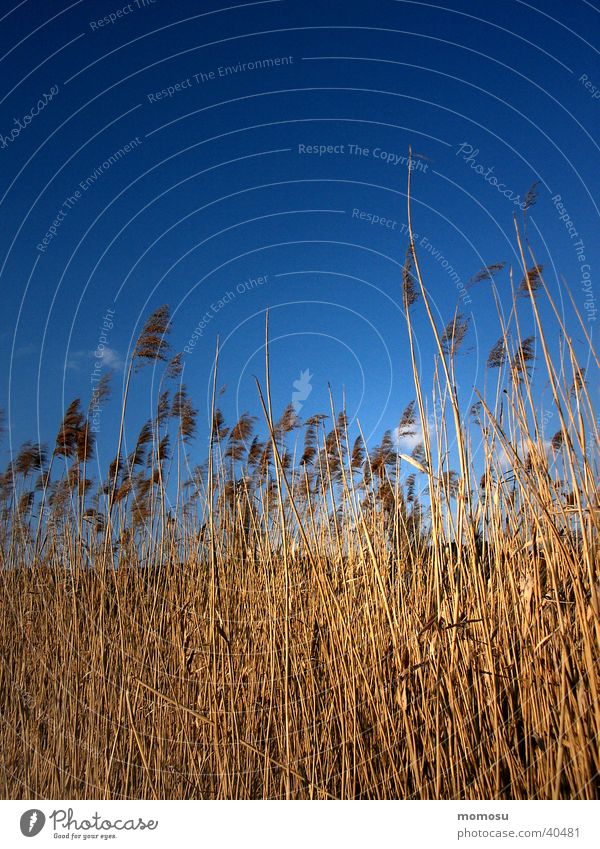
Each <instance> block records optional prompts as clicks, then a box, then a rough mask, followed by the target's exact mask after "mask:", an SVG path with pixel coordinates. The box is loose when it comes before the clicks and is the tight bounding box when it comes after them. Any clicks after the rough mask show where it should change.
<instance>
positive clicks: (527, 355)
mask: <svg viewBox="0 0 600 849" xmlns="http://www.w3.org/2000/svg"><path fill="white" fill-rule="evenodd" d="M534 360H535V336H528V337H527V338H526V339H523V341H522V342H521V343H520V345H519V347H518V348H517V351H516V353H515V355H514V356H513V358H512V360H511V362H510V368H511V374H512V377H513V379H514V380H516V381H521V380H524V379H525V378H526V377H529V376H530V370H531V367H532V364H533V362H534Z"/></svg>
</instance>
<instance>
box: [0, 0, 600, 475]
mask: <svg viewBox="0 0 600 849" xmlns="http://www.w3.org/2000/svg"><path fill="white" fill-rule="evenodd" d="M225 5H226V4H224V3H222V4H221V5H220V6H219V5H218V4H217V3H213V2H206V3H204V2H201V3H198V2H170V3H168V2H166V0H155V2H154V3H151V2H150V0H146V2H142V0H138V2H137V3H136V2H135V0H134V2H132V3H129V4H125V3H122V2H121V0H116V2H113V0H108V2H105V0H102V2H83V0H82V2H75V3H67V2H65V3H62V2H61V1H60V0H58V2H56V3H53V4H52V5H51V7H49V6H48V4H45V3H41V2H39V0H38V2H33V0H25V2H22V3H20V4H18V5H15V7H14V8H13V7H12V6H11V5H10V4H8V3H4V4H2V12H1V13H0V37H1V39H2V49H1V60H0V67H1V71H2V76H1V79H2V86H1V88H2V90H1V93H0V159H1V160H2V169H1V170H0V175H1V176H0V202H1V204H2V221H3V227H2V228H1V230H0V257H1V266H0V273H1V284H2V285H1V289H0V291H1V293H2V294H1V298H2V327H1V329H0V346H1V361H2V370H1V377H0V406H2V407H3V408H5V409H7V410H8V411H9V416H10V422H9V423H10V441H8V442H5V445H4V453H5V455H8V454H9V453H10V446H11V444H12V445H13V446H18V445H19V444H20V443H21V442H22V441H23V440H24V439H26V438H32V439H36V440H37V439H39V440H44V441H51V440H52V439H53V437H54V435H55V433H56V430H57V427H58V424H59V422H60V419H61V415H62V412H63V409H64V407H65V406H66V404H68V402H69V401H70V400H71V399H72V398H73V397H76V396H80V397H81V398H82V400H83V402H84V403H86V402H87V400H88V399H89V396H90V393H91V377H92V374H93V371H94V365H95V358H94V353H93V352H94V350H95V349H96V348H97V346H98V344H99V342H100V341H101V340H103V344H104V345H105V347H104V359H103V361H102V362H103V366H104V367H108V366H110V367H112V368H114V369H115V378H114V384H113V386H114V392H113V396H114V397H113V401H112V402H110V403H109V404H108V405H107V407H106V408H105V409H104V410H103V414H102V425H101V433H100V438H99V447H100V456H101V462H102V466H103V467H105V466H106V464H107V462H108V461H109V459H110V458H111V457H112V456H114V448H115V441H116V432H115V429H116V425H117V424H118V423H117V422H116V417H115V415H114V411H115V409H116V407H117V402H118V395H119V392H120V386H121V382H122V379H123V364H124V362H125V361H126V357H127V354H128V351H129V349H130V346H131V344H132V340H135V337H136V335H137V333H138V332H139V329H140V326H141V323H142V322H143V319H144V318H145V316H146V315H147V314H148V313H149V312H150V311H151V310H152V309H154V308H156V307H157V306H159V305H160V304H162V303H165V302H166V303H169V305H170V306H171V310H172V313H173V320H174V328H173V333H172V337H171V343H172V346H173V351H174V352H176V351H178V350H184V349H186V352H185V357H184V361H185V372H184V381H185V383H186V384H187V386H188V388H189V390H190V392H191V394H192V395H193V397H194V399H195V402H196V405H197V406H198V407H199V409H200V436H201V437H202V435H203V433H204V431H205V425H206V419H207V395H208V392H209V389H210V370H211V365H212V357H213V354H214V348H215V341H216V337H217V335H218V336H219V337H220V339H221V344H222V354H221V369H220V378H219V384H220V385H226V386H227V389H226V392H225V394H224V395H223V396H222V398H221V399H220V401H221V403H222V406H223V409H224V412H225V413H226V416H227V417H228V419H230V420H231V419H233V418H234V417H235V416H236V415H237V414H239V413H240V412H242V411H244V410H246V409H248V410H249V411H250V412H252V413H255V414H257V413H258V411H259V406H258V402H257V397H256V389H255V383H254V375H258V376H259V377H261V378H262V376H263V368H264V350H263V347H262V346H263V340H264V316H265V310H266V309H267V308H269V309H270V316H271V338H272V348H271V360H272V369H273V375H272V380H273V394H274V405H275V408H276V410H277V409H279V410H281V409H283V407H284V406H285V405H286V404H288V403H290V402H291V401H292V400H296V401H298V398H299V396H298V395H297V396H296V397H294V393H295V392H296V393H298V389H297V388H296V387H295V382H296V381H299V380H300V379H301V375H302V372H304V373H305V377H304V378H303V383H302V386H303V389H301V390H300V395H301V396H302V397H303V400H301V401H299V403H301V405H302V407H301V409H300V415H301V416H308V415H311V414H312V413H315V412H321V411H324V412H327V410H328V395H327V387H328V383H329V384H331V387H332V390H333V393H334V397H335V398H336V401H337V403H338V404H339V403H340V402H341V399H342V395H343V394H344V395H345V398H346V402H347V408H348V412H349V415H350V417H351V418H353V417H358V418H359V420H360V422H361V424H362V427H363V431H364V432H365V435H367V436H369V437H372V438H373V439H375V438H377V437H380V436H381V434H382V433H383V431H384V430H385V429H387V428H392V427H394V426H395V424H396V423H397V420H398V417H399V415H400V413H401V411H402V409H403V408H404V407H405V405H406V404H407V403H408V401H409V400H410V399H411V398H412V397H413V394H414V393H413V391H412V382H411V376H410V368H409V361H408V357H407V353H408V352H407V339H406V329H405V323H404V320H403V316H402V312H401V309H400V304H401V290H400V279H401V274H400V272H401V266H402V263H403V259H404V255H405V251H406V246H407V235H406V184H407V167H406V156H407V153H408V149H409V146H412V149H413V151H414V152H415V153H416V154H419V162H420V163H421V164H420V166H419V168H418V169H417V170H415V172H414V174H413V195H414V205H413V216H414V227H415V230H416V231H417V233H418V234H419V239H418V240H417V248H418V250H419V256H420V258H421V262H422V265H423V268H424V270H425V272H426V284H427V287H428V290H429V291H430V293H431V297H432V299H433V300H434V302H435V305H436V309H437V310H438V315H439V321H440V324H441V325H443V324H445V323H446V322H447V321H449V320H450V319H451V317H452V315H453V312H454V309H455V307H456V304H457V302H458V303H461V304H462V306H461V309H462V310H463V312H464V313H465V314H466V315H469V316H470V317H471V329H470V332H469V336H468V339H467V341H466V342H465V344H464V356H463V357H462V359H461V366H460V373H459V380H460V385H461V403H462V404H463V407H464V409H465V410H466V409H468V407H469V404H470V403H471V402H472V401H473V400H474V399H473V398H472V395H471V393H472V387H473V386H474V385H477V386H481V385H482V383H483V376H484V375H483V371H482V367H483V364H484V363H485V360H486V358H487V354H488V351H489V349H490V347H491V346H492V344H493V342H494V341H495V340H496V338H497V337H498V335H499V328H498V322H497V319H496V317H495V311H494V306H493V300H492V297H491V294H490V290H489V286H487V285H486V284H479V286H478V287H477V288H473V289H472V290H471V291H469V293H468V295H469V300H468V301H466V300H465V298H464V295H463V298H462V300H461V292H463V293H464V289H463V286H466V284H467V282H468V280H469V279H470V277H471V276H472V275H473V274H475V273H476V272H477V271H478V270H479V269H480V268H481V267H482V266H483V265H485V264H490V263H494V262H499V261H506V262H507V263H508V264H511V263H512V264H514V265H517V255H516V252H515V239H514V224H513V216H514V214H515V213H517V215H518V216H519V219H521V211H520V210H519V208H518V203H519V202H520V200H522V199H523V198H524V196H525V194H526V192H527V190H528V189H529V187H530V186H531V185H532V183H534V182H535V181H539V196H538V201H537V204H536V206H535V207H534V208H533V209H532V210H531V213H530V224H529V235H530V238H531V240H532V243H533V245H534V247H535V250H536V254H537V258H538V260H539V261H540V262H542V263H543V264H544V267H545V270H546V280H547V283H548V284H549V286H550V287H551V289H552V291H553V293H554V294H555V295H556V297H557V299H558V301H559V303H560V302H561V301H564V309H565V314H566V315H567V320H568V321H569V323H570V318H569V314H570V308H569V306H568V298H567V297H566V295H565V294H564V288H563V284H562V281H561V275H564V277H565V278H566V280H567V281H568V282H569V285H570V288H571V291H572V292H573V295H574V298H575V301H576V303H577V305H578V307H579V309H581V310H582V312H585V311H586V310H587V312H586V316H587V319H589V320H588V321H587V322H586V326H587V327H588V329H589V331H590V332H591V333H593V332H594V329H595V324H596V322H595V321H594V320H592V319H593V318H594V317H595V316H594V313H593V309H592V308H590V307H589V306H588V307H585V303H586V302H587V303H588V304H592V305H595V302H596V299H597V298H598V294H597V293H598V292H599V284H598V279H597V277H598V276H597V269H598V262H599V258H600V257H599V248H598V239H597V232H598V230H597V227H598V206H597V204H598V198H599V194H598V188H599V181H600V176H599V175H600V169H599V168H598V165H599V155H598V154H599V147H598V128H599V120H598V119H599V117H600V62H599V55H600V54H599V52H598V45H599V41H600V40H599V39H598V33H599V32H600V11H599V10H598V9H597V8H595V7H594V5H593V4H592V3H590V2H587V0H573V2H572V3H568V4H566V3H564V2H553V0H550V2H548V0H546V1H545V2H543V3H542V2H541V0H537V2H534V3H525V2H520V0H503V2H501V3H495V4H489V3H483V2H474V0H455V1H454V2H447V0H446V2H440V3H439V4H428V3H421V2H405V1H404V0H374V1H373V2H368V3H367V2H348V1H347V0H344V2H332V3H322V2H318V3H317V2H305V0H301V2H296V0H273V2H257V3H249V4H235V3H232V4H231V6H229V7H228V8H225ZM2 16H3V17H2ZM558 195H560V199H557V196H558ZM561 204H562V205H561ZM374 219H375V220H374ZM377 219H379V220H377ZM561 219H562V220H561ZM575 234H576V235H575ZM44 239H45V240H46V241H45V242H44ZM577 246H579V248H577ZM578 250H579V252H578ZM582 254H583V255H584V256H585V261H582V260H581V255H582ZM449 268H450V269H451V270H449ZM517 277H518V278H519V279H520V275H519V274H518V272H517ZM517 282H518V280H517ZM498 286H499V288H500V290H502V288H503V287H504V291H505V293H506V294H508V274H507V273H504V274H503V275H500V277H499V278H498ZM505 304H508V299H506V300H505ZM107 310H112V311H113V312H111V313H110V314H108V313H107ZM107 314H108V315H110V316H111V319H112V322H111V323H112V325H113V326H112V327H111V328H110V329H109V330H107V331H106V338H105V339H104V338H103V336H102V334H103V332H104V329H103V325H104V319H105V316H106V315H107ZM414 320H415V328H416V331H417V336H418V344H419V356H420V361H421V367H422V371H423V377H424V380H425V383H426V384H427V380H428V377H429V376H430V374H431V365H432V359H433V358H432V355H431V335H430V333H429V332H428V331H427V329H426V325H425V317H424V314H423V310H422V307H421V308H419V307H417V308H416V311H415V319H414ZM524 325H525V330H526V332H527V329H528V328H527V320H524ZM194 331H196V333H197V335H196V337H194V336H193V334H194ZM574 337H575V339H576V340H582V337H583V334H581V332H580V331H578V328H577V327H574ZM192 339H193V344H190V340H192ZM578 344H579V343H578ZM580 350H581V356H582V363H583V364H585V362H586V351H585V344H584V343H583V341H582V342H581V346H580ZM306 371H308V373H309V375H310V378H309V379H308V378H307V377H306ZM153 378H154V389H155V388H156V380H157V376H154V375H153V374H152V370H151V369H149V370H147V372H145V373H142V374H140V375H139V377H137V378H136V381H135V383H134V385H133V390H132V403H131V405H130V416H129V424H130V426H131V428H132V430H131V435H133V433H134V430H135V427H136V425H138V424H141V422H142V421H143V420H144V419H145V418H147V417H148V415H149V414H150V406H149V403H150V398H151V389H152V383H153ZM308 384H310V389H308V388H307V386H308ZM591 388H592V390H593V391H595V392H597V389H598V386H597V380H594V383H593V385H592V387H591ZM539 390H540V393H542V392H543V386H541V387H540V388H539ZM304 396H306V397H304ZM540 397H541V396H540ZM203 445H204V442H203V440H202V438H201V439H200V441H199V445H198V460H200V459H202V457H201V455H202V449H203Z"/></svg>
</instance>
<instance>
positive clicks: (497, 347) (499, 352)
mask: <svg viewBox="0 0 600 849" xmlns="http://www.w3.org/2000/svg"><path fill="white" fill-rule="evenodd" d="M507 360H508V353H507V350H506V339H505V338H504V336H501V337H500V338H499V339H498V341H497V342H496V343H495V344H494V345H493V346H492V349H491V351H490V353H489V355H488V358H487V367H488V368H502V366H503V365H504V364H505V363H506V362H507Z"/></svg>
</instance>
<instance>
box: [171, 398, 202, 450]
mask: <svg viewBox="0 0 600 849" xmlns="http://www.w3.org/2000/svg"><path fill="white" fill-rule="evenodd" d="M171 416H172V417H173V418H176V419H179V436H180V437H181V438H182V440H183V441H184V442H189V441H190V440H191V439H193V437H194V434H195V432H196V418H197V410H195V409H194V405H193V404H192V402H191V400H190V398H189V396H188V394H187V389H186V387H185V386H182V387H181V388H180V389H178V390H177V392H176V393H175V395H174V396H173V403H172V405H171Z"/></svg>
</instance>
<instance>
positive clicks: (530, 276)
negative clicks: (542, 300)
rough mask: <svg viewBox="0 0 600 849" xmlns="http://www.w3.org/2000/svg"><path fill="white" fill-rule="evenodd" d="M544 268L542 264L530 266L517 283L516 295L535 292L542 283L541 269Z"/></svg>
mask: <svg viewBox="0 0 600 849" xmlns="http://www.w3.org/2000/svg"><path fill="white" fill-rule="evenodd" d="M543 270H544V266H543V265H534V266H533V267H532V268H530V269H529V270H528V271H527V273H526V274H525V276H524V277H523V279H522V280H521V282H520V283H519V288H518V289H517V295H521V296H524V297H525V296H527V295H529V294H530V293H535V292H537V291H538V289H539V288H540V286H541V284H542V271H543Z"/></svg>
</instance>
